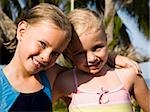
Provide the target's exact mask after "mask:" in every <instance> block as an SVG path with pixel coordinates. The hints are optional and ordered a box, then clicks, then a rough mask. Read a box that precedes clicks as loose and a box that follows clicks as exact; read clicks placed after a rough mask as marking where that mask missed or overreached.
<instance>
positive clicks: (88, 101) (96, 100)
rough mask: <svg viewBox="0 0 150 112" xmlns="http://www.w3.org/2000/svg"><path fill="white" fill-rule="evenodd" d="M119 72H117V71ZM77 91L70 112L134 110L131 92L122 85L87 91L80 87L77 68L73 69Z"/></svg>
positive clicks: (123, 111) (128, 111) (122, 111)
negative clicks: (111, 88) (109, 88)
mask: <svg viewBox="0 0 150 112" xmlns="http://www.w3.org/2000/svg"><path fill="white" fill-rule="evenodd" d="M116 74H117V73H116ZM73 75H74V83H75V87H76V90H77V91H76V92H74V93H72V101H71V103H70V105H69V112H132V111H133V110H132V105H131V101H130V95H129V92H128V91H127V90H126V89H125V87H124V85H123V83H122V80H121V78H120V77H119V75H117V76H118V78H119V80H120V81H121V85H120V86H118V87H117V88H115V89H113V90H105V88H101V90H98V91H85V90H82V89H81V88H79V87H78V80H77V77H76V73H75V70H74V71H73Z"/></svg>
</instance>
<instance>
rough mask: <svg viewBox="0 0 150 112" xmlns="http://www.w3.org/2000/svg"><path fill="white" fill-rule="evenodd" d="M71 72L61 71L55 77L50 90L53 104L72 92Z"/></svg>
mask: <svg viewBox="0 0 150 112" xmlns="http://www.w3.org/2000/svg"><path fill="white" fill-rule="evenodd" d="M72 76H73V75H72V71H71V70H68V71H63V72H61V73H60V74H58V76H57V77H56V80H55V82H54V85H53V88H52V101H53V103H54V102H55V101H56V100H57V99H58V98H62V97H68V96H69V95H70V94H71V93H72V91H73V90H74V83H73V77H72Z"/></svg>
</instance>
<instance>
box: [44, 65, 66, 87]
mask: <svg viewBox="0 0 150 112" xmlns="http://www.w3.org/2000/svg"><path fill="white" fill-rule="evenodd" d="M63 70H66V68H64V67H61V66H60V65H58V64H55V65H54V66H52V67H51V68H49V69H47V70H46V75H47V77H48V79H49V82H50V84H51V86H53V84H54V81H55V79H56V77H57V75H58V74H59V73H60V72H62V71H63Z"/></svg>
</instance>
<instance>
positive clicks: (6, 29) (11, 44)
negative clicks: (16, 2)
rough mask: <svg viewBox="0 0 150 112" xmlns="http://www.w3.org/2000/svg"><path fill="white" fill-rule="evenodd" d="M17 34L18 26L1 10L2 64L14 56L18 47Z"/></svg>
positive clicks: (0, 40) (0, 52) (0, 43)
mask: <svg viewBox="0 0 150 112" xmlns="http://www.w3.org/2000/svg"><path fill="white" fill-rule="evenodd" d="M15 34H16V25H15V24H14V22H13V21H12V20H11V19H9V17H8V16H7V15H6V14H5V13H4V12H3V11H2V10H1V9H0V49H1V50H0V59H1V60H0V63H1V62H2V61H4V60H8V58H9V57H10V56H11V55H13V53H14V51H15V48H16V45H17V39H16V38H15ZM4 49H5V50H4ZM5 51H6V52H8V53H7V54H9V55H6V54H5V53H6V52H5ZM3 57H4V58H3Z"/></svg>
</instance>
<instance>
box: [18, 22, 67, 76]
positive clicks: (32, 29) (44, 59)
mask: <svg viewBox="0 0 150 112" xmlns="http://www.w3.org/2000/svg"><path fill="white" fill-rule="evenodd" d="M17 38H18V40H19V43H18V48H17V49H18V50H17V53H18V55H17V56H18V59H19V62H20V64H21V65H20V66H22V68H23V69H25V70H26V71H27V72H29V73H31V74H34V73H37V72H39V71H41V70H44V69H46V68H48V67H51V66H52V65H53V64H54V63H55V61H56V59H57V57H58V56H59V54H60V53H61V52H62V51H63V50H64V49H65V48H66V46H67V44H68V42H69V41H68V40H67V39H66V37H65V32H64V31H62V30H60V29H59V28H56V26H55V25H53V24H50V23H48V22H40V23H36V24H33V25H29V24H28V23H27V22H24V21H23V22H21V23H20V24H19V26H18V29H17Z"/></svg>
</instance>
